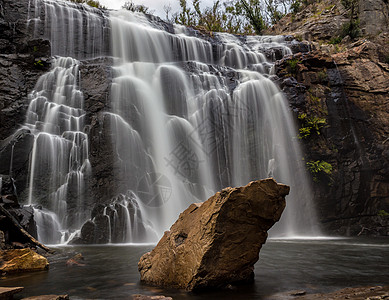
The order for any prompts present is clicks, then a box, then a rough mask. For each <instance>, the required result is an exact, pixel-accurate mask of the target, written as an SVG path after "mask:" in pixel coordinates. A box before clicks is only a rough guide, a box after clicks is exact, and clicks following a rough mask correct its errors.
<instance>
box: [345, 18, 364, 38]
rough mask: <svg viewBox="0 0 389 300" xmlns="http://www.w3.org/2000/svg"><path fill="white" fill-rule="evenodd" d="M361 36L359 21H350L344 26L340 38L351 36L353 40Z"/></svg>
mask: <svg viewBox="0 0 389 300" xmlns="http://www.w3.org/2000/svg"><path fill="white" fill-rule="evenodd" d="M359 34H360V29H359V19H356V20H350V21H349V22H347V23H345V24H343V26H342V32H341V35H340V37H342V38H343V37H346V36H350V37H351V38H352V39H355V38H357V37H358V36H359Z"/></svg>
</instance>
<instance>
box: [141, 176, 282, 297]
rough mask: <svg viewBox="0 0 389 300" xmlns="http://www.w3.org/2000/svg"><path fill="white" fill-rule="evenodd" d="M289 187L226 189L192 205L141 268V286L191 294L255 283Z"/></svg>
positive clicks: (268, 183)
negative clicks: (257, 265)
mask: <svg viewBox="0 0 389 300" xmlns="http://www.w3.org/2000/svg"><path fill="white" fill-rule="evenodd" d="M288 193H289V187H288V186H286V185H282V184H277V183H276V182H275V181H274V180H273V179H265V180H261V181H254V182H251V183H249V184H248V185H247V186H244V187H240V188H226V189H223V190H222V191H220V192H218V193H216V194H215V195H214V196H212V197H211V198H209V199H208V200H207V201H206V202H204V203H196V204H192V205H190V206H189V207H188V208H187V209H186V210H185V211H184V212H183V213H181V214H180V216H179V219H178V220H177V221H176V223H174V224H173V226H172V227H171V228H170V231H166V232H165V234H164V236H163V237H162V238H161V240H160V241H159V243H158V245H157V246H156V247H155V248H154V249H153V250H152V251H151V252H148V253H146V254H144V255H143V256H142V257H141V259H140V261H139V264H138V268H139V272H140V275H141V281H142V282H144V283H147V284H151V285H156V286H163V287H172V288H179V289H186V290H200V289H207V288H220V287H223V286H226V285H228V284H231V283H236V282H249V281H251V280H252V278H253V276H254V275H253V270H254V264H255V262H256V261H257V260H258V254H259V250H260V249H261V247H262V244H264V243H265V241H266V238H267V231H268V230H269V229H270V227H272V226H273V225H274V223H275V222H277V221H278V220H279V218H280V217H281V213H282V211H283V210H284V208H285V196H286V195H287V194H288Z"/></svg>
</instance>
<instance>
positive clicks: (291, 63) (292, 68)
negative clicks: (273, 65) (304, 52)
mask: <svg viewBox="0 0 389 300" xmlns="http://www.w3.org/2000/svg"><path fill="white" fill-rule="evenodd" d="M286 63H287V65H288V66H287V69H288V72H289V73H291V74H292V75H297V65H298V64H299V60H298V59H295V58H293V59H290V60H288V61H286Z"/></svg>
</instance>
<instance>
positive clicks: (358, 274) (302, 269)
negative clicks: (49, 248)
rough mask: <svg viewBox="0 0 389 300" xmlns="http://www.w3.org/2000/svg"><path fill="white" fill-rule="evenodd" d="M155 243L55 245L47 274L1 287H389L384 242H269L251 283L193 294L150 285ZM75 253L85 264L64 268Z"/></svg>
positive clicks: (93, 292) (118, 293) (106, 294)
mask: <svg viewBox="0 0 389 300" xmlns="http://www.w3.org/2000/svg"><path fill="white" fill-rule="evenodd" d="M153 247H154V246H153V245H115V246H113V245H104V246H75V247H64V246H60V247H56V249H57V253H56V254H55V255H53V256H51V257H50V258H49V260H50V270H49V271H48V272H38V273H30V274H23V275H14V276H9V277H3V278H2V282H1V285H2V286H24V287H25V290H24V292H23V293H22V294H20V296H24V297H26V296H33V295H42V294H65V293H66V294H69V295H70V296H71V299H131V295H133V294H147V295H161V294H162V295H165V296H171V297H173V298H174V299H175V300H177V299H188V300H198V299H223V300H226V299H242V300H243V299H266V298H267V297H268V296H270V295H273V294H275V293H278V292H286V291H290V290H296V289H302V290H305V291H307V292H310V293H311V292H312V293H317V292H330V291H334V290H337V289H340V288H344V287H350V286H365V285H388V284H389V260H388V257H389V240H388V239H361V238H359V239H317V240H303V239H298V240H296V239H283V240H277V239H270V240H268V241H267V243H266V244H265V245H264V246H263V248H262V250H261V253H260V259H259V261H258V263H257V264H256V266H255V283H254V284H253V285H250V286H241V287H237V288H235V289H231V290H223V291H220V292H213V293H203V294H193V293H186V292H179V291H171V290H164V289H158V288H153V287H148V286H145V285H142V284H141V283H140V282H139V273H138V270H137V263H138V261H139V258H140V256H141V255H142V254H143V253H145V252H147V251H149V250H151V249H152V248H153ZM76 253H82V254H83V256H84V257H85V264H86V265H85V266H83V267H77V266H73V267H67V266H66V261H67V259H69V258H71V257H72V256H73V255H74V254H76Z"/></svg>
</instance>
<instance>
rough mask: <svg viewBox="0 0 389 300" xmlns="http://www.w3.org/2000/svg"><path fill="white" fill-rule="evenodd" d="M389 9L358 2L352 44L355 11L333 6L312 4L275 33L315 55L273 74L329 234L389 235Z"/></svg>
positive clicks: (300, 56)
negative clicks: (295, 124) (294, 120)
mask: <svg viewBox="0 0 389 300" xmlns="http://www.w3.org/2000/svg"><path fill="white" fill-rule="evenodd" d="M388 5H389V4H388V3H387V2H386V1H383V0H371V1H359V6H358V11H357V12H356V16H357V17H358V18H359V21H360V25H359V36H357V37H354V39H355V40H352V38H351V37H350V36H348V35H346V36H345V37H344V35H345V34H346V32H344V30H343V29H344V25H345V24H346V23H347V22H349V21H350V11H349V10H347V9H346V8H345V7H344V6H343V5H342V4H341V3H340V2H339V1H332V0H323V1H315V2H314V3H312V4H310V5H308V6H307V7H306V8H305V9H303V10H302V11H301V12H299V13H297V14H295V15H293V14H290V15H288V16H286V17H285V18H284V19H283V20H281V22H280V23H279V24H277V25H276V26H274V28H273V29H272V33H280V32H282V33H285V32H286V33H288V34H292V35H294V36H296V37H300V38H302V39H307V40H310V41H311V42H310V46H311V51H309V52H305V51H301V53H295V54H294V55H293V56H291V57H288V58H284V59H282V60H281V61H279V62H278V63H277V71H276V73H277V75H278V77H279V84H280V86H281V88H282V89H283V92H284V93H285V95H286V97H287V99H288V101H289V103H290V105H291V107H292V109H293V111H294V112H295V113H296V117H298V118H299V120H300V138H301V140H302V142H303V144H304V146H305V149H306V151H305V161H306V162H307V163H308V164H310V165H307V166H308V167H310V170H311V171H312V173H313V174H312V178H313V181H314V182H313V186H314V193H315V195H314V200H315V202H316V207H317V208H318V209H317V211H318V216H319V218H320V221H321V223H322V224H323V228H324V230H325V231H326V233H327V234H338V235H350V236H357V235H370V236H387V235H389V217H388V216H389V213H388V211H389V198H388V195H389V179H388V178H389V156H388V153H389V143H388V137H389V132H388V128H389V123H388V120H389V110H388V106H387V100H388V93H389V90H388V82H389V65H388V63H389V60H388V59H389V50H388V47H387V44H388V42H389V32H388V26H387V22H388V20H387V16H388V14H387V10H388V7H389V6H388ZM292 19H293V22H292ZM372 19H374V20H372ZM342 31H343V32H342ZM319 123H320V124H319ZM315 127H316V128H315ZM304 131H305V132H307V131H311V132H309V133H307V134H304ZM319 164H321V165H319ZM323 166H327V167H328V168H327V169H326V170H325V171H326V172H327V173H326V172H324V170H323V169H320V167H323Z"/></svg>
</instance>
